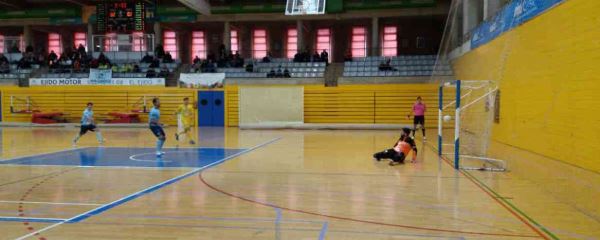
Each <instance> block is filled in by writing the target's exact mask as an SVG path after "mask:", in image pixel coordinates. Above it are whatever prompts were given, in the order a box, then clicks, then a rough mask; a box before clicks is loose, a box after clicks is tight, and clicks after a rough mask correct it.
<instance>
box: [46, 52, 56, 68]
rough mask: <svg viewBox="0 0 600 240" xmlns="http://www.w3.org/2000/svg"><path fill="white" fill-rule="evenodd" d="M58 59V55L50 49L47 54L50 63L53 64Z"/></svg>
mask: <svg viewBox="0 0 600 240" xmlns="http://www.w3.org/2000/svg"><path fill="white" fill-rule="evenodd" d="M57 59H58V56H56V53H54V50H52V51H50V54H48V61H49V63H48V64H50V65H52V64H54V63H55V62H56V60H57Z"/></svg>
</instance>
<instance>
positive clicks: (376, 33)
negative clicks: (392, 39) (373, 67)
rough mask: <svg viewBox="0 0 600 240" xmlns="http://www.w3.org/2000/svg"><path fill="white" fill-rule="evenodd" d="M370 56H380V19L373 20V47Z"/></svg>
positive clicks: (374, 18)
mask: <svg viewBox="0 0 600 240" xmlns="http://www.w3.org/2000/svg"><path fill="white" fill-rule="evenodd" d="M370 53H371V54H370V56H379V18H378V17H373V18H372V19H371V47H370Z"/></svg>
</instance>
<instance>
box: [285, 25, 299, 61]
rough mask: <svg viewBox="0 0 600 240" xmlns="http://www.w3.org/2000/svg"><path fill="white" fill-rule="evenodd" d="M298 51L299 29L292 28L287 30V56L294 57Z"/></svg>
mask: <svg viewBox="0 0 600 240" xmlns="http://www.w3.org/2000/svg"><path fill="white" fill-rule="evenodd" d="M297 52H298V30H297V29H295V28H290V29H288V31H287V58H294V55H296V53H297Z"/></svg>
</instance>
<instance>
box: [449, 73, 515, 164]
mask: <svg viewBox="0 0 600 240" xmlns="http://www.w3.org/2000/svg"><path fill="white" fill-rule="evenodd" d="M497 93H498V86H497V85H496V84H495V82H494V81H490V80H472V81H466V80H456V81H447V82H445V83H444V84H443V85H442V86H440V103H439V113H440V117H439V120H438V121H440V123H439V124H438V127H439V130H438V134H439V141H440V142H439V144H438V147H439V148H440V150H441V151H440V154H442V155H444V156H445V157H447V158H448V159H452V160H453V161H454V165H455V167H456V168H462V169H466V170H487V171H506V169H507V166H506V162H505V161H504V160H500V159H494V158H491V157H488V150H489V145H490V141H491V135H492V129H493V126H492V125H493V123H494V120H495V117H496V116H497V111H496V105H497V101H496V98H497ZM449 121H454V124H452V125H450V126H452V127H450V128H444V127H443V126H444V124H443V123H442V122H449ZM446 126H448V125H446Z"/></svg>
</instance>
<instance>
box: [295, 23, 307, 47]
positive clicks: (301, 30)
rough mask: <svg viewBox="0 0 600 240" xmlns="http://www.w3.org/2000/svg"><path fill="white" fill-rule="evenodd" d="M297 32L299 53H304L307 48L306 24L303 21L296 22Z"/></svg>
mask: <svg viewBox="0 0 600 240" xmlns="http://www.w3.org/2000/svg"><path fill="white" fill-rule="evenodd" d="M296 30H297V31H298V42H297V43H296V45H297V47H298V52H302V51H304V50H305V48H306V47H305V46H304V23H302V20H296Z"/></svg>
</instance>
